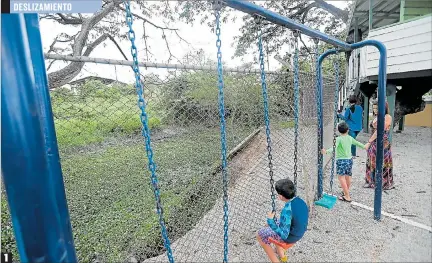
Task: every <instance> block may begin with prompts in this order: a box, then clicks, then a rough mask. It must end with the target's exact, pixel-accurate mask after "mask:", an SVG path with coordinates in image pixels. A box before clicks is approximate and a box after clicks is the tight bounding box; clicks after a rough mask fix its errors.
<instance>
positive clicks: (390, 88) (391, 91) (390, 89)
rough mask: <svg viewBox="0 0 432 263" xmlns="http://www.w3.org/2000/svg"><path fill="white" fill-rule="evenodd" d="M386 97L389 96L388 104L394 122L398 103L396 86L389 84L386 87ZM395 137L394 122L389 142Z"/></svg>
mask: <svg viewBox="0 0 432 263" xmlns="http://www.w3.org/2000/svg"><path fill="white" fill-rule="evenodd" d="M386 95H387V102H388V105H389V110H390V112H389V114H390V116H391V117H392V120H394V110H395V103H396V86H395V85H393V84H387V87H386ZM392 136H393V122H392V125H391V127H390V134H389V141H390V142H391V141H392Z"/></svg>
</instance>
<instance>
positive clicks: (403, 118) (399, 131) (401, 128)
mask: <svg viewBox="0 0 432 263" xmlns="http://www.w3.org/2000/svg"><path fill="white" fill-rule="evenodd" d="M404 128H405V115H404V116H402V118H401V119H400V121H399V127H398V130H397V133H401V132H402V131H403V130H404Z"/></svg>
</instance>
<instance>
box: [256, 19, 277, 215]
mask: <svg viewBox="0 0 432 263" xmlns="http://www.w3.org/2000/svg"><path fill="white" fill-rule="evenodd" d="M256 19H258V20H257V21H258V23H259V22H260V18H256ZM261 35H262V33H261V31H260V32H259V35H258V49H259V60H260V69H261V88H262V95H263V103H264V121H265V129H266V137H267V152H268V154H267V157H268V167H269V176H270V191H271V202H272V203H271V205H272V212H275V211H276V204H275V199H276V194H275V188H274V179H273V175H274V173H273V162H272V159H273V156H272V147H271V137H270V117H269V106H268V94H267V81H266V74H265V66H264V52H263V46H262V36H261Z"/></svg>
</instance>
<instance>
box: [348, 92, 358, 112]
mask: <svg viewBox="0 0 432 263" xmlns="http://www.w3.org/2000/svg"><path fill="white" fill-rule="evenodd" d="M348 101H349V103H351V104H353V105H351V106H350V110H351V112H352V113H354V111H355V105H356V104H357V97H356V96H355V95H351V96H350V97H349V100H348Z"/></svg>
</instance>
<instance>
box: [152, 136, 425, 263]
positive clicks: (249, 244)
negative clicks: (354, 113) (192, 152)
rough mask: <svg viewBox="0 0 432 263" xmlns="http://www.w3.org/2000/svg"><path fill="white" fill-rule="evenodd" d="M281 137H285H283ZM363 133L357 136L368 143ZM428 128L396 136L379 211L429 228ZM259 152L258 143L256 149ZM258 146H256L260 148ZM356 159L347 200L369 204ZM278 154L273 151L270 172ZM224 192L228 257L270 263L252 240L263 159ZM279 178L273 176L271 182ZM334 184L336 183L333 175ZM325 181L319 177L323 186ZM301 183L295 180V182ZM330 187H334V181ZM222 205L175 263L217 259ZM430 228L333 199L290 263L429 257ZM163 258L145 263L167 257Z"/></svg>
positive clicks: (177, 252)
mask: <svg viewBox="0 0 432 263" xmlns="http://www.w3.org/2000/svg"><path fill="white" fill-rule="evenodd" d="M281 138H283V136H281ZM367 138H368V135H367V134H360V135H359V137H358V140H359V141H362V142H366V141H367ZM278 145H280V146H281V147H286V148H284V149H283V150H282V149H279V150H278V149H275V152H280V153H282V152H283V153H289V152H291V151H292V147H291V146H290V143H288V144H285V145H284V144H278ZM326 147H327V146H326ZM431 147H432V144H431V129H428V128H407V129H406V130H405V131H404V133H402V134H395V135H394V143H393V158H394V160H393V161H394V172H395V174H396V175H395V178H394V179H395V182H396V188H395V189H393V190H390V191H387V192H385V193H383V206H382V207H383V211H386V212H389V213H393V214H395V215H397V216H400V217H403V218H408V219H410V220H412V221H415V222H418V223H422V224H424V225H426V226H429V227H430V226H431V225H432V222H431V201H432V197H431V194H432V191H431V180H432V176H431V170H432V164H431V161H432V153H431V149H432V148H431ZM257 149H258V148H257ZM260 150H262V147H260ZM359 155H360V157H359V158H357V159H356V160H355V164H354V173H353V187H352V198H353V200H354V201H356V202H358V203H361V204H364V205H367V206H371V207H373V198H374V191H373V189H364V188H362V186H363V183H364V179H363V178H364V173H365V160H366V154H365V152H364V151H362V150H359ZM290 157H291V156H287V155H284V154H281V155H279V156H278V155H277V154H276V155H275V163H276V169H277V167H278V165H281V164H283V160H286V159H287V158H290ZM260 158H261V160H260V161H258V162H256V165H255V166H254V167H251V170H249V171H248V172H245V174H244V175H242V176H241V177H240V178H239V179H238V180H237V181H236V183H235V185H233V186H232V187H231V189H230V207H231V209H230V225H229V232H230V239H229V244H230V249H229V251H230V253H229V261H230V262H268V259H267V257H266V256H265V254H264V252H263V251H262V249H261V248H260V247H259V245H258V244H257V242H256V241H255V232H256V231H257V230H258V229H259V228H260V227H262V226H264V224H265V216H266V212H267V211H268V210H269V200H268V199H269V193H268V192H269V191H268V188H269V187H268V179H267V177H268V174H266V173H265V170H266V162H267V160H266V157H265V155H264V156H263V155H260ZM281 176H283V174H281V173H277V174H276V179H277V178H280V177H281ZM335 182H337V181H336V180H335ZM328 184H329V181H328V178H327V179H326V180H325V188H324V189H327V187H328ZM300 186H301V185H300ZM335 190H336V191H339V190H340V189H339V188H338V186H337V183H336V184H335ZM221 211H222V208H221V202H219V201H218V202H217V204H216V205H215V207H214V209H212V210H211V211H210V212H209V213H208V214H207V215H206V216H205V217H204V218H203V219H202V220H201V221H200V222H199V223H198V224H197V225H196V227H195V228H194V229H193V230H192V231H190V232H189V233H188V234H186V235H185V236H184V237H182V238H181V239H179V240H177V241H176V242H174V244H173V248H174V257H175V260H176V262H221V261H222V258H223V250H222V247H223V246H222V245H223V243H222V240H223V235H222V234H223V232H222V230H223V224H222V213H221ZM431 247H432V233H431V232H429V231H427V230H424V229H421V228H418V227H415V226H412V225H410V224H406V223H402V222H400V221H397V220H394V219H391V218H388V217H385V216H383V218H382V220H381V221H380V222H377V221H375V220H374V219H373V213H372V212H371V211H368V210H366V209H363V208H361V207H358V206H355V205H352V204H349V203H345V202H338V203H337V204H336V205H335V207H334V208H333V209H332V210H327V209H325V208H322V207H315V208H314V209H313V211H312V217H311V218H310V224H309V231H308V232H307V233H306V235H305V237H304V238H303V239H302V240H301V241H300V242H298V244H296V245H295V246H294V247H293V248H292V249H290V251H289V258H290V262H431V261H432V253H431ZM166 261H167V258H166V256H165V255H161V256H159V257H157V258H153V259H151V260H149V262H166Z"/></svg>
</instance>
